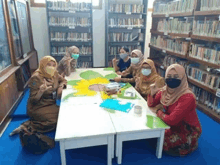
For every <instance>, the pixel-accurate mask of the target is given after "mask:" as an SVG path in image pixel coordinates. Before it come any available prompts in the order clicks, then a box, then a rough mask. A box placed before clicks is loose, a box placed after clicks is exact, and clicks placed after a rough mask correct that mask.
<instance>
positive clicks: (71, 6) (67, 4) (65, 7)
mask: <svg viewBox="0 0 220 165" xmlns="http://www.w3.org/2000/svg"><path fill="white" fill-rule="evenodd" d="M47 3H48V9H50V10H61V11H89V10H90V9H91V3H85V2H82V3H79V2H72V1H57V0H50V1H47Z"/></svg>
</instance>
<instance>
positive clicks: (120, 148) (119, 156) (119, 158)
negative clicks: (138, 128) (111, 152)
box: [117, 135, 122, 164]
mask: <svg viewBox="0 0 220 165" xmlns="http://www.w3.org/2000/svg"><path fill="white" fill-rule="evenodd" d="M117 138H118V140H117V142H118V145H117V150H118V164H121V162H122V140H121V138H120V135H117Z"/></svg>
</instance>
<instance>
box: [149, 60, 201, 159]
mask: <svg viewBox="0 0 220 165" xmlns="http://www.w3.org/2000/svg"><path fill="white" fill-rule="evenodd" d="M165 81H166V84H167V85H166V86H165V87H164V88H162V89H161V90H159V89H158V88H157V89H155V88H154V89H153V88H152V89H151V94H150V95H148V100H147V102H148V106H149V107H155V106H156V105H158V104H159V103H161V104H163V107H164V112H163V111H162V109H158V110H157V112H156V113H157V116H158V117H159V118H161V119H162V120H163V121H164V122H165V123H166V124H168V125H169V126H170V127H171V128H170V129H169V130H166V131H165V137H164V146H163V149H164V150H165V151H166V152H167V153H168V154H171V155H174V156H177V155H178V156H181V155H187V154H189V153H191V152H193V151H194V150H196V149H197V147H198V139H199V137H200V135H201V132H202V129H201V125H200V122H199V119H198V116H197V113H196V100H195V95H194V94H193V92H192V91H191V89H190V88H189V87H188V82H187V77H186V73H185V69H184V67H182V66H181V65H179V64H173V65H171V66H169V67H168V68H167V70H166V75H165ZM158 90H159V91H158ZM157 91H158V92H157Z"/></svg>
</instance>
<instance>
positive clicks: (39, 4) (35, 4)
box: [30, 0, 46, 7]
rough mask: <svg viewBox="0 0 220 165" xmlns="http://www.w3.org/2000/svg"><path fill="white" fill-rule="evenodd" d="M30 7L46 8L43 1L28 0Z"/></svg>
mask: <svg viewBox="0 0 220 165" xmlns="http://www.w3.org/2000/svg"><path fill="white" fill-rule="evenodd" d="M30 3H31V4H30V5H31V7H46V4H45V0H30Z"/></svg>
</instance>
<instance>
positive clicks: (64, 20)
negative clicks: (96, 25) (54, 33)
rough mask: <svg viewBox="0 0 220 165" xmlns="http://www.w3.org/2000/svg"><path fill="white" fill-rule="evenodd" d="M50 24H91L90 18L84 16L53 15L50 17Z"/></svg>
mask: <svg viewBox="0 0 220 165" xmlns="http://www.w3.org/2000/svg"><path fill="white" fill-rule="evenodd" d="M49 25H50V26H69V27H71V26H83V27H84V26H91V20H90V18H82V17H77V18H74V17H54V16H51V17H50V18H49Z"/></svg>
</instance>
